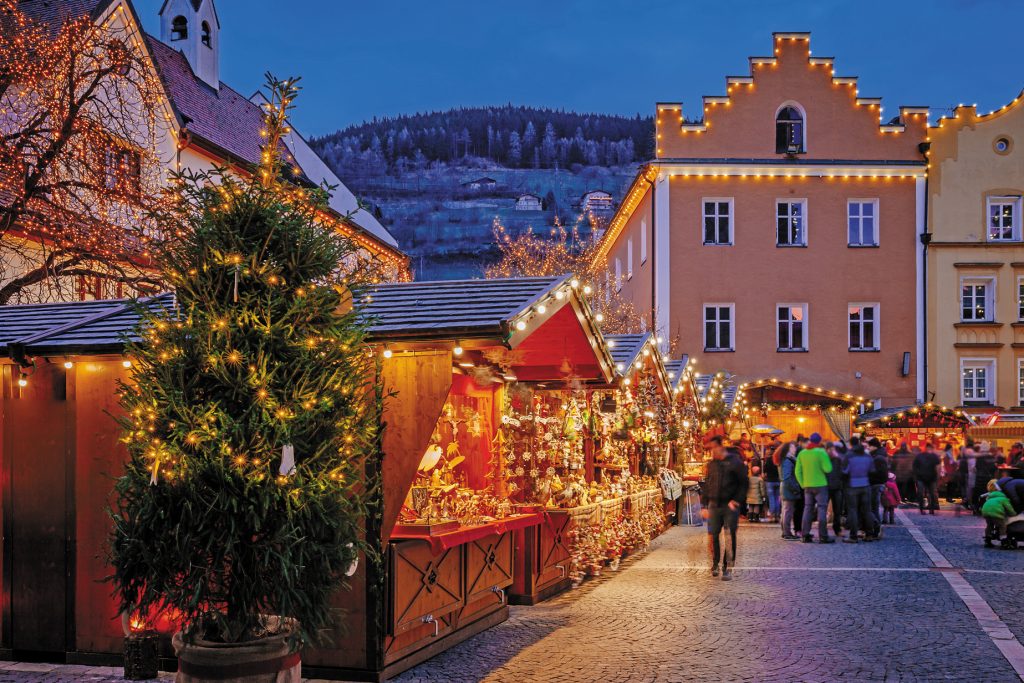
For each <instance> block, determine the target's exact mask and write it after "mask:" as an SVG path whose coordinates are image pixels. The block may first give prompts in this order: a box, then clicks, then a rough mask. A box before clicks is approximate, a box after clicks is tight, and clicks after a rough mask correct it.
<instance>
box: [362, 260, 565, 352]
mask: <svg viewBox="0 0 1024 683" xmlns="http://www.w3.org/2000/svg"><path fill="white" fill-rule="evenodd" d="M569 277H570V276H568V275H560V276H555V277H524V278H507V279H498V280H442V281H433V282H397V283H387V284H381V285H376V286H374V287H371V288H369V289H367V290H365V291H364V292H362V293H361V294H360V296H361V297H362V301H361V303H362V304H363V305H364V306H365V308H364V309H363V314H364V315H365V316H366V317H367V318H368V319H369V320H370V329H369V339H370V341H397V340H423V341H425V340H431V339H451V338H453V337H459V338H481V337H501V338H508V337H510V336H511V333H512V330H513V325H514V322H515V320H516V319H517V318H520V317H521V316H523V315H524V314H526V313H528V312H530V310H531V308H533V307H534V306H535V305H538V304H539V303H540V301H541V300H543V299H545V298H546V297H548V296H549V295H550V294H551V292H552V291H553V290H555V289H557V288H558V287H560V286H561V285H563V284H564V283H566V282H567V281H568V280H569Z"/></svg>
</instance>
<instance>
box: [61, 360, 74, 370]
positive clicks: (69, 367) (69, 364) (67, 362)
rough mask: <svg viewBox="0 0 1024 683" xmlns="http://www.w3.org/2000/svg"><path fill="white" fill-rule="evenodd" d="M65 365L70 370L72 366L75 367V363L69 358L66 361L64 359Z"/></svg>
mask: <svg viewBox="0 0 1024 683" xmlns="http://www.w3.org/2000/svg"><path fill="white" fill-rule="evenodd" d="M64 367H65V368H67V369H68V370H70V369H71V368H73V367H75V364H74V363H72V362H71V361H69V360H66V361H64Z"/></svg>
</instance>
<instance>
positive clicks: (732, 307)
mask: <svg viewBox="0 0 1024 683" xmlns="http://www.w3.org/2000/svg"><path fill="white" fill-rule="evenodd" d="M711 307H715V308H727V309H729V346H728V347H724V346H708V308H711ZM716 316H717V312H716ZM701 322H702V326H701V330H702V332H701V336H702V337H703V338H704V350H705V351H735V350H736V304H734V303H715V302H707V303H704V304H701ZM721 322H722V321H721V319H719V318H717V317H716V318H715V320H714V323H715V324H716V325H717V324H719V323H721ZM718 332H720V330H718Z"/></svg>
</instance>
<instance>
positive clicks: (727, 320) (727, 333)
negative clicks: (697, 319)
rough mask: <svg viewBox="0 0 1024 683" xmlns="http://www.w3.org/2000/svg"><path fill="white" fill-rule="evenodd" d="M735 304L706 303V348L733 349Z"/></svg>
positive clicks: (707, 349) (708, 349) (712, 349)
mask: <svg viewBox="0 0 1024 683" xmlns="http://www.w3.org/2000/svg"><path fill="white" fill-rule="evenodd" d="M734 310H735V309H734V305H733V304H704V350H705V351H732V350H733V343H734V339H735V337H734V333H735V330H734V329H733V311H734Z"/></svg>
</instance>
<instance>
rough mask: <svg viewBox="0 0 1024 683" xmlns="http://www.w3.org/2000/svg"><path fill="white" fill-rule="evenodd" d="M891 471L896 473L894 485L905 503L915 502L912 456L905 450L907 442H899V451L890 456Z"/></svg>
mask: <svg viewBox="0 0 1024 683" xmlns="http://www.w3.org/2000/svg"><path fill="white" fill-rule="evenodd" d="M892 471H893V472H895V473H896V485H897V486H899V487H900V495H901V496H903V500H904V501H905V502H910V501H912V500H915V499H916V498H917V496H916V495H915V494H916V493H917V492H916V491H915V490H914V454H913V453H911V452H910V451H909V450H908V449H907V442H906V441H901V442H900V449H899V450H898V451H896V453H895V454H893V456H892Z"/></svg>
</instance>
